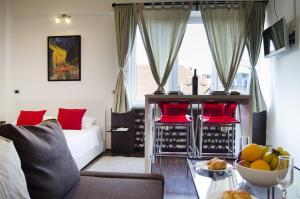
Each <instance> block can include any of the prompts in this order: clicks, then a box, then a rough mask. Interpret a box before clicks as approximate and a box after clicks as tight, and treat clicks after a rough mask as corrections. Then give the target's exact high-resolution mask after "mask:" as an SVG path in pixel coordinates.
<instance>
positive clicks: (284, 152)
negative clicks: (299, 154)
mask: <svg viewBox="0 0 300 199" xmlns="http://www.w3.org/2000/svg"><path fill="white" fill-rule="evenodd" d="M280 155H286V156H289V155H290V154H289V152H287V151H283V152H282V153H280Z"/></svg>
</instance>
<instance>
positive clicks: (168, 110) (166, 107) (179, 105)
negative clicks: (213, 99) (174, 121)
mask: <svg viewBox="0 0 300 199" xmlns="http://www.w3.org/2000/svg"><path fill="white" fill-rule="evenodd" d="M158 105H159V108H160V111H161V115H162V116H185V115H186V114H187V111H188V108H189V105H190V104H189V103H188V102H160V103H158Z"/></svg>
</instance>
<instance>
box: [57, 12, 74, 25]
mask: <svg viewBox="0 0 300 199" xmlns="http://www.w3.org/2000/svg"><path fill="white" fill-rule="evenodd" d="M55 22H56V23H61V22H65V23H67V24H69V23H71V16H70V15H67V14H61V15H59V16H57V17H56V18H55Z"/></svg>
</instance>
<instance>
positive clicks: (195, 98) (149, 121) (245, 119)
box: [145, 94, 252, 173]
mask: <svg viewBox="0 0 300 199" xmlns="http://www.w3.org/2000/svg"><path fill="white" fill-rule="evenodd" d="M160 101H186V102H189V103H191V104H201V103H202V102H204V101H216V102H229V101H235V102H238V104H239V107H240V109H239V111H238V114H239V118H240V127H241V134H242V136H249V137H250V140H252V103H251V97H250V96H249V95H153V94H152V95H145V172H147V173H151V158H152V151H153V146H152V145H153V143H152V142H153V139H154V138H153V135H154V120H153V108H154V105H155V104H157V103H158V102H160Z"/></svg>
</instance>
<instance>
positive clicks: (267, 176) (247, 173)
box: [235, 161, 286, 187]
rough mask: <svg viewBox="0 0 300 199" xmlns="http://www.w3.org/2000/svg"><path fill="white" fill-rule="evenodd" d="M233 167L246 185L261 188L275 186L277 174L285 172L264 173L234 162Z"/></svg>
mask: <svg viewBox="0 0 300 199" xmlns="http://www.w3.org/2000/svg"><path fill="white" fill-rule="evenodd" d="M235 166H236V169H237V170H238V172H239V173H240V175H241V176H242V178H244V179H245V180H246V181H247V182H248V183H250V184H252V185H255V186H262V187H273V186H275V185H277V184H278V182H277V176H278V174H279V173H281V172H286V170H281V171H278V170H274V171H265V170H257V169H251V168H248V167H244V166H242V165H240V164H238V163H237V161H236V162H235Z"/></svg>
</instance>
